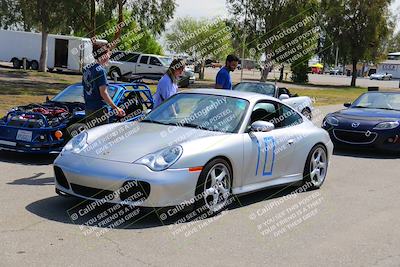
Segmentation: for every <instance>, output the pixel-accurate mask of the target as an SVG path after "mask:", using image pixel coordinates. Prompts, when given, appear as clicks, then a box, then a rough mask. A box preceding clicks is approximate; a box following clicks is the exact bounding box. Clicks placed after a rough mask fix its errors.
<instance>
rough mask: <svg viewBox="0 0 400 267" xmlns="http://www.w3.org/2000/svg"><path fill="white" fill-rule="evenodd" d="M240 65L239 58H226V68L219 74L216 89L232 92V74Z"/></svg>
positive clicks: (233, 56)
mask: <svg viewBox="0 0 400 267" xmlns="http://www.w3.org/2000/svg"><path fill="white" fill-rule="evenodd" d="M238 64H239V58H238V57H237V56H235V55H228V56H227V57H226V61H225V66H224V67H223V68H221V69H220V70H219V72H218V74H217V77H216V81H215V88H216V89H226V90H232V80H231V75H230V72H233V71H234V70H235V69H236V68H237V66H238Z"/></svg>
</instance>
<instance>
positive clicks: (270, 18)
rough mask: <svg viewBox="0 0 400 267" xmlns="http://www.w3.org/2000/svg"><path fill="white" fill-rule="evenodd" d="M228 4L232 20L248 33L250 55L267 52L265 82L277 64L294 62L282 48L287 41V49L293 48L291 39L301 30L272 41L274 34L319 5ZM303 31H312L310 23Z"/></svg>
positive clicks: (267, 0)
mask: <svg viewBox="0 0 400 267" xmlns="http://www.w3.org/2000/svg"><path fill="white" fill-rule="evenodd" d="M227 3H228V9H229V12H230V14H231V15H232V17H233V20H234V21H236V22H237V23H238V24H239V25H241V27H238V28H239V29H241V34H240V36H243V35H246V36H247V40H248V41H247V42H246V48H247V49H249V51H250V52H252V53H251V54H250V55H256V58H257V57H258V56H259V55H260V54H264V56H265V58H266V61H265V64H264V70H263V72H262V77H261V80H263V81H265V80H266V79H267V76H268V73H269V71H270V69H271V68H272V67H273V65H274V64H275V63H277V64H279V65H280V64H282V63H285V62H286V63H290V64H292V63H293V62H291V60H290V59H289V58H288V57H283V56H282V54H283V53H284V52H285V50H283V48H282V47H283V46H285V45H287V44H288V45H287V48H291V46H292V45H291V41H292V40H294V39H295V38H296V35H298V34H300V32H297V33H296V32H294V33H291V34H287V35H285V36H284V37H282V38H276V39H275V40H273V39H274V36H275V35H279V34H280V33H282V32H285V30H286V29H290V28H291V27H292V26H293V25H295V24H296V23H297V22H300V21H302V20H303V19H304V18H305V17H307V16H308V15H309V13H312V11H313V10H316V8H317V1H315V0H302V1H295V0H287V1H277V0H251V1H250V0H227ZM302 30H303V31H307V30H309V26H307V27H304V28H303V29H302ZM271 40H273V41H271ZM281 49H282V51H281ZM307 54H308V53H307ZM299 60H300V61H301V60H307V59H306V57H303V56H302V57H301V59H297V60H296V61H299Z"/></svg>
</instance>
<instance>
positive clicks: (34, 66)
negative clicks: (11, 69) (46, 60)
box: [30, 60, 39, 70]
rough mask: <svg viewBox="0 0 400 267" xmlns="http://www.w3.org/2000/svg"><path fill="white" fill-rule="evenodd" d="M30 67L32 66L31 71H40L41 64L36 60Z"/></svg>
mask: <svg viewBox="0 0 400 267" xmlns="http://www.w3.org/2000/svg"><path fill="white" fill-rule="evenodd" d="M30 65H31V69H32V70H38V69H39V62H37V61H36V60H32V61H31V62H30Z"/></svg>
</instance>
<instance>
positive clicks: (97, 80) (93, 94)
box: [82, 43, 125, 128]
mask: <svg viewBox="0 0 400 267" xmlns="http://www.w3.org/2000/svg"><path fill="white" fill-rule="evenodd" d="M93 56H94V58H95V60H96V63H95V64H90V65H88V66H86V67H85V68H84V71H83V77H82V84H83V95H84V98H85V106H86V107H85V112H86V115H87V116H86V123H87V124H88V125H89V128H90V127H93V126H98V125H102V124H107V123H108V122H109V115H108V114H107V113H108V109H107V104H108V105H110V106H111V108H112V109H114V113H115V114H116V115H117V116H119V117H123V116H125V112H124V110H123V109H121V108H119V107H118V106H117V105H115V104H114V102H113V101H112V99H111V97H110V95H109V94H108V91H107V87H108V81H107V72H106V70H105V69H104V66H106V65H107V64H108V61H109V59H110V51H109V49H108V46H107V45H106V44H98V43H94V44H93Z"/></svg>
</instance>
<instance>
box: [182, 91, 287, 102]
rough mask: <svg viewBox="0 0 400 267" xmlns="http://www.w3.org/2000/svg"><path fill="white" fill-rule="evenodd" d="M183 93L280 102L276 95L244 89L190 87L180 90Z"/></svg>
mask: <svg viewBox="0 0 400 267" xmlns="http://www.w3.org/2000/svg"><path fill="white" fill-rule="evenodd" d="M181 93H190V94H205V95H219V96H228V97H236V98H242V99H245V100H248V101H250V102H251V101H259V100H273V101H277V102H279V100H278V99H276V98H275V97H271V96H267V95H263V94H258V93H253V92H242V91H235V90H225V89H207V88H201V89H188V90H183V91H180V92H179V94H181Z"/></svg>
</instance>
